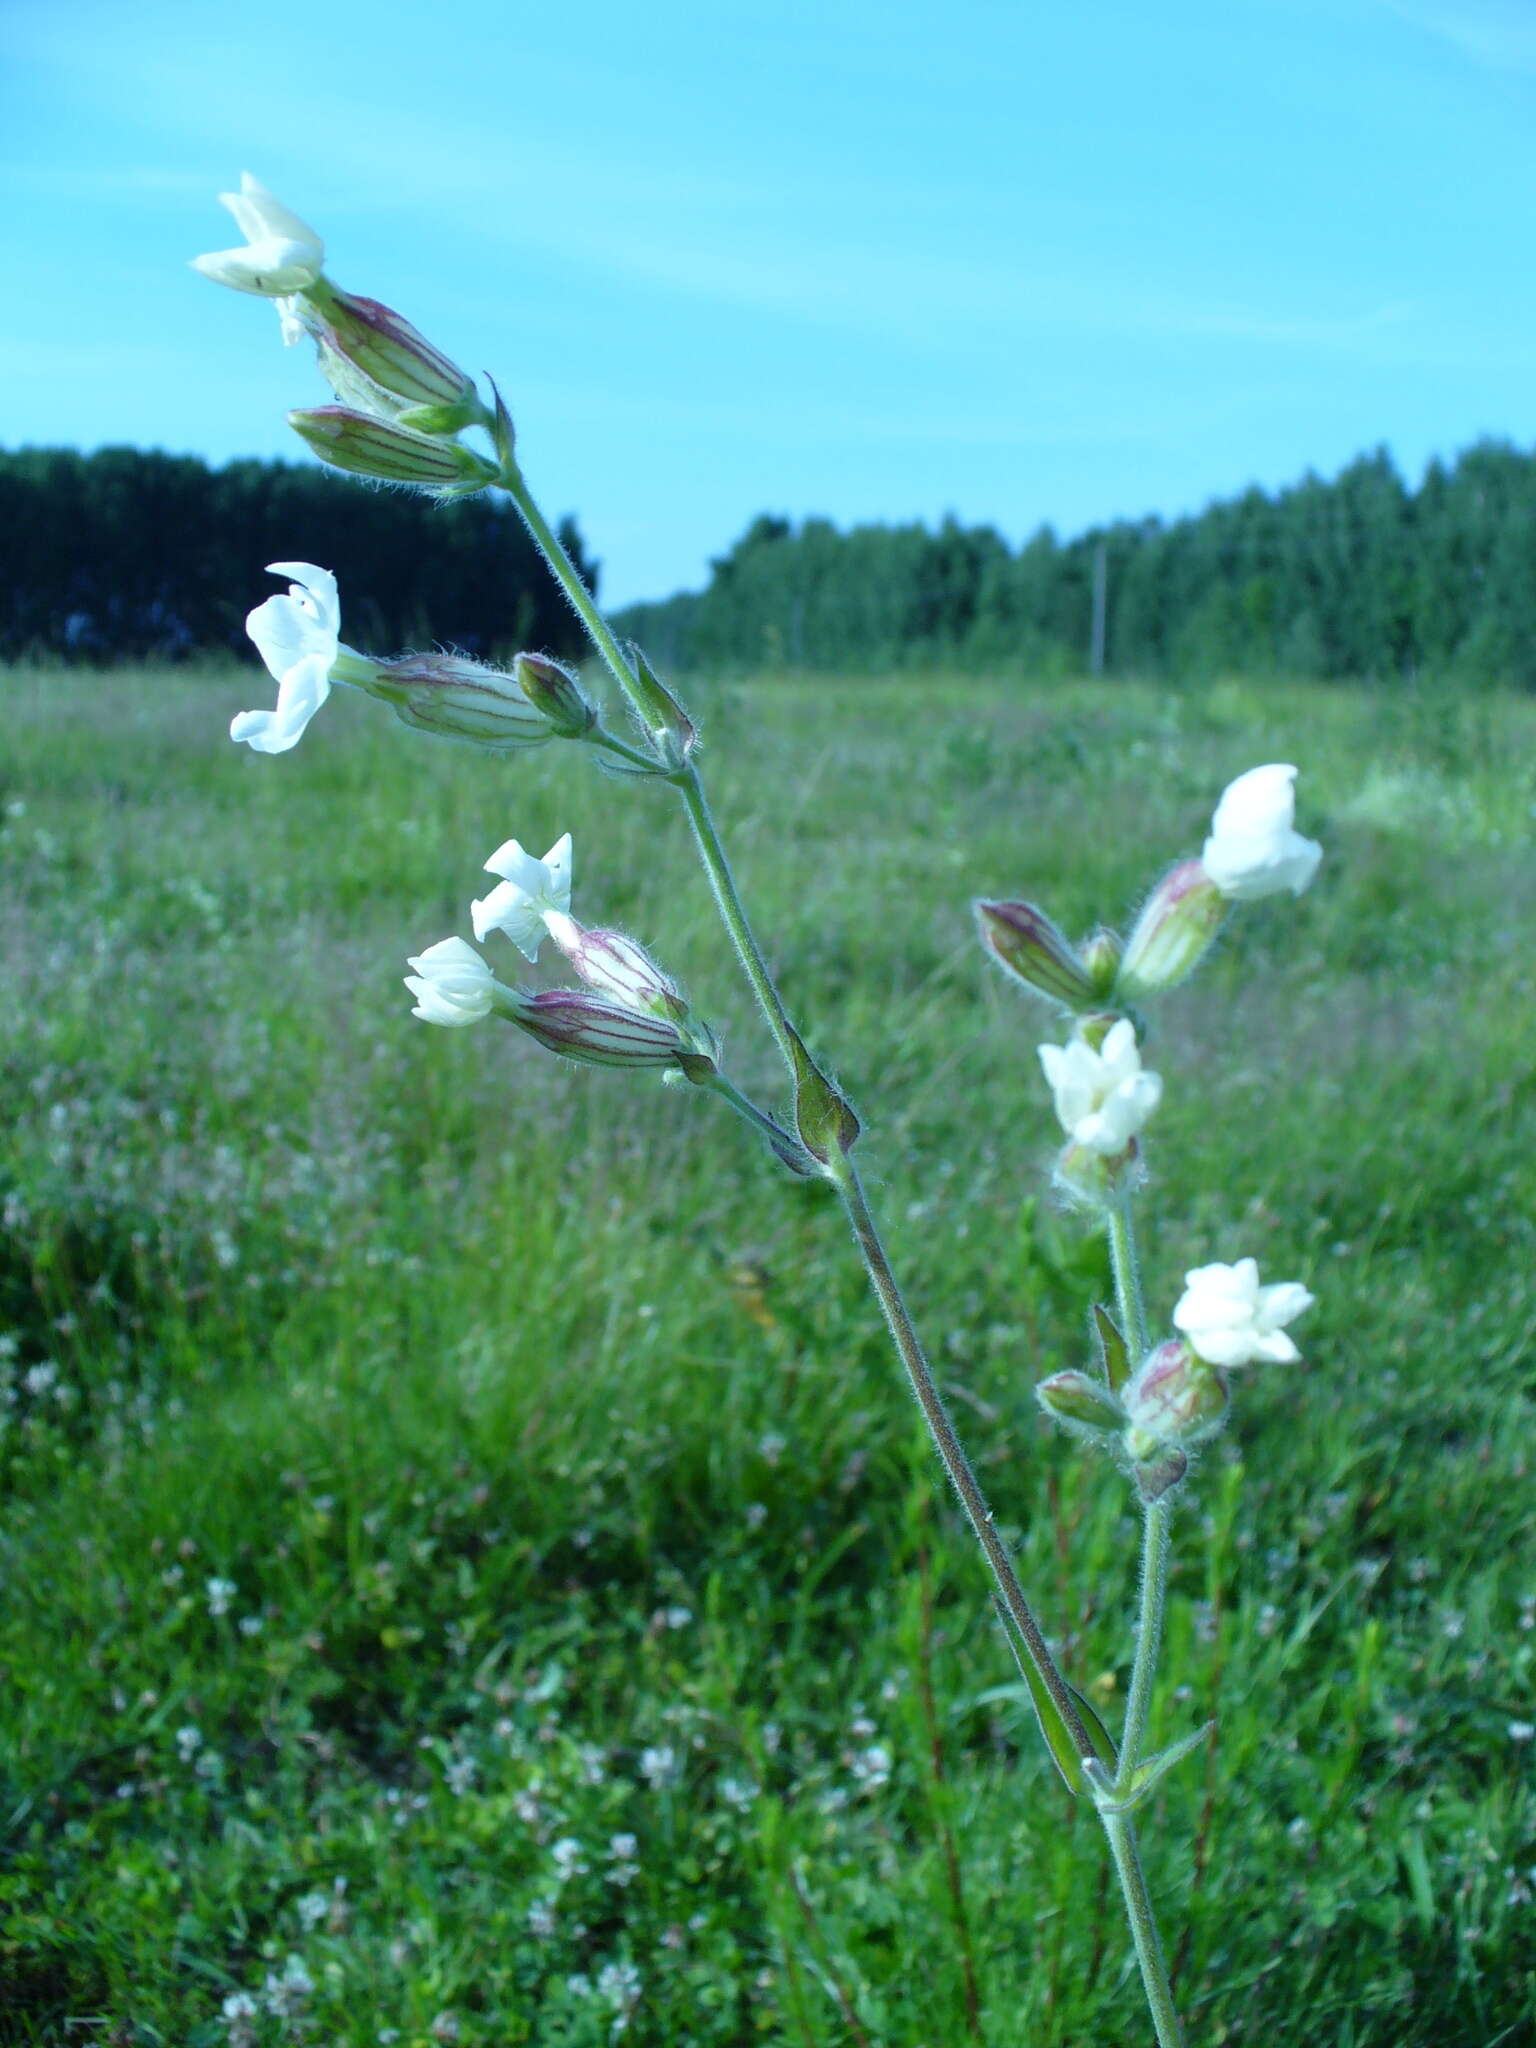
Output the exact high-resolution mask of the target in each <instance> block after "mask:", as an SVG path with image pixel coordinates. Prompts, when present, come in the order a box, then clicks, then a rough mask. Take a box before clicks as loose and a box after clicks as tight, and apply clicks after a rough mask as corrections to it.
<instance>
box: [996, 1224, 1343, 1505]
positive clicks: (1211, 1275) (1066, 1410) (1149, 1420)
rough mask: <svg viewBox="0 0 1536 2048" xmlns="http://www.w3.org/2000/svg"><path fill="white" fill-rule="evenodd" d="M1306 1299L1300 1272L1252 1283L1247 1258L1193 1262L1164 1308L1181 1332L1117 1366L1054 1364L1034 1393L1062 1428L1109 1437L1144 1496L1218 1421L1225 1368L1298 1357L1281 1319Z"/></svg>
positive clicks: (1179, 1473) (1163, 1485) (1169, 1480)
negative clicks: (1266, 1283)
mask: <svg viewBox="0 0 1536 2048" xmlns="http://www.w3.org/2000/svg"><path fill="white" fill-rule="evenodd" d="M1312 1303H1313V1296H1312V1295H1311V1294H1310V1293H1309V1292H1308V1290H1307V1289H1306V1288H1305V1287H1303V1286H1302V1285H1301V1284H1300V1282H1299V1281H1295V1280H1286V1281H1282V1282H1280V1283H1279V1285H1277V1286H1271V1287H1261V1286H1260V1284H1259V1269H1258V1264H1257V1261H1255V1260H1253V1259H1239V1260H1238V1262H1237V1264H1236V1265H1235V1266H1223V1265H1210V1266H1197V1267H1195V1268H1194V1269H1193V1271H1191V1272H1188V1273H1186V1274H1185V1276H1184V1292H1183V1294H1182V1295H1181V1296H1180V1297H1179V1302H1178V1305H1177V1307H1176V1308H1175V1309H1174V1312H1173V1322H1174V1327H1175V1328H1176V1329H1178V1330H1180V1331H1181V1332H1182V1333H1183V1334H1182V1335H1181V1336H1178V1337H1171V1338H1169V1339H1167V1340H1166V1341H1165V1342H1163V1343H1161V1344H1157V1345H1154V1346H1153V1348H1152V1350H1150V1351H1149V1352H1148V1353H1147V1355H1146V1357H1145V1358H1143V1359H1142V1360H1141V1361H1140V1363H1139V1364H1138V1365H1137V1366H1136V1367H1135V1369H1134V1370H1129V1369H1128V1368H1127V1370H1126V1371H1125V1372H1124V1373H1123V1374H1121V1375H1117V1374H1116V1373H1115V1372H1114V1370H1113V1369H1111V1370H1110V1371H1109V1372H1108V1374H1107V1375H1106V1376H1105V1377H1102V1378H1101V1377H1098V1376H1096V1375H1094V1374H1091V1373H1084V1372H1059V1373H1054V1374H1052V1375H1051V1377H1050V1378H1049V1379H1045V1380H1042V1381H1041V1382H1040V1383H1039V1385H1038V1386H1037V1387H1036V1389H1035V1394H1036V1397H1037V1398H1038V1400H1039V1402H1040V1405H1041V1407H1042V1408H1044V1409H1045V1411H1046V1413H1047V1414H1048V1415H1050V1416H1051V1417H1052V1418H1053V1419H1054V1420H1055V1421H1057V1422H1059V1423H1061V1424H1062V1425H1063V1426H1064V1427H1065V1428H1067V1429H1070V1430H1072V1431H1074V1432H1076V1433H1077V1434H1079V1435H1084V1436H1094V1437H1099V1438H1101V1439H1113V1440H1115V1441H1117V1442H1118V1444H1119V1446H1120V1449H1121V1450H1122V1452H1123V1453H1124V1455H1125V1457H1126V1458H1127V1460H1128V1461H1129V1463H1130V1466H1131V1469H1132V1471H1133V1473H1134V1474H1135V1476H1136V1478H1137V1481H1138V1483H1139V1484H1140V1486H1141V1489H1142V1492H1143V1494H1144V1496H1145V1497H1146V1498H1148V1499H1156V1498H1158V1497H1159V1496H1160V1495H1161V1494H1162V1493H1164V1492H1166V1491H1167V1490H1168V1488H1169V1487H1170V1486H1171V1485H1173V1484H1175V1483H1176V1482H1177V1481H1178V1480H1179V1479H1181V1478H1182V1477H1183V1476H1184V1473H1185V1471H1186V1470H1187V1469H1188V1463H1189V1459H1188V1452H1189V1451H1190V1450H1191V1449H1192V1448H1193V1447H1194V1446H1195V1445H1197V1444H1199V1443H1201V1442H1202V1441H1203V1440H1204V1439H1205V1438H1207V1437H1210V1436H1214V1435H1215V1434H1216V1432H1217V1431H1218V1430H1219V1429H1220V1428H1221V1427H1222V1425H1223V1424H1224V1423H1225V1421H1226V1418H1227V1409H1228V1405H1229V1402H1230V1398H1231V1396H1230V1388H1229V1386H1228V1382H1227V1378H1226V1374H1227V1371H1228V1370H1230V1369H1231V1368H1233V1367H1235V1366H1242V1365H1254V1364H1258V1363H1260V1362H1276V1363H1284V1364H1290V1363H1294V1362H1295V1361H1296V1360H1297V1359H1298V1358H1299V1357H1300V1356H1301V1354H1300V1352H1299V1351H1298V1350H1297V1349H1296V1345H1295V1343H1294V1342H1293V1341H1292V1339H1291V1338H1290V1337H1289V1336H1288V1335H1287V1334H1286V1325H1287V1324H1289V1323H1293V1322H1295V1320H1296V1318H1297V1317H1298V1316H1300V1315H1302V1314H1303V1313H1304V1312H1305V1311H1306V1310H1307V1309H1309V1308H1310V1307H1311V1306H1312Z"/></svg>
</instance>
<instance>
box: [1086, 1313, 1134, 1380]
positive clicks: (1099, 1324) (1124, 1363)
mask: <svg viewBox="0 0 1536 2048" xmlns="http://www.w3.org/2000/svg"><path fill="white" fill-rule="evenodd" d="M1093 1327H1094V1330H1095V1332H1096V1333H1097V1335H1098V1339H1099V1356H1100V1358H1101V1359H1102V1360H1103V1363H1104V1377H1105V1379H1107V1380H1108V1381H1109V1384H1110V1388H1111V1390H1112V1391H1113V1392H1114V1393H1117V1394H1118V1393H1119V1391H1120V1389H1121V1388H1122V1387H1123V1386H1124V1385H1125V1383H1126V1381H1127V1380H1128V1379H1129V1378H1130V1376H1131V1354H1130V1352H1129V1351H1128V1350H1127V1349H1126V1344H1125V1338H1124V1337H1123V1336H1122V1335H1121V1332H1120V1325H1119V1324H1118V1323H1117V1322H1116V1321H1115V1319H1114V1317H1113V1316H1112V1315H1111V1314H1110V1312H1109V1310H1108V1309H1107V1308H1106V1307H1105V1306H1104V1304H1103V1302H1102V1301H1096V1302H1095V1303H1094V1304H1093Z"/></svg>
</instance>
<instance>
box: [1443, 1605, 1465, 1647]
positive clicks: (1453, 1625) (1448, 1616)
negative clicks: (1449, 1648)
mask: <svg viewBox="0 0 1536 2048" xmlns="http://www.w3.org/2000/svg"><path fill="white" fill-rule="evenodd" d="M1466 1625H1467V1617H1466V1616H1465V1615H1464V1614H1459V1613H1458V1612H1457V1610H1456V1609H1455V1608H1454V1607H1452V1608H1450V1609H1448V1610H1447V1612H1446V1613H1445V1614H1443V1615H1442V1616H1441V1617H1440V1633H1441V1634H1442V1635H1443V1636H1445V1637H1446V1638H1447V1640H1448V1641H1450V1642H1453V1643H1454V1642H1455V1641H1456V1639H1457V1637H1458V1636H1459V1635H1460V1634H1461V1632H1462V1630H1463V1629H1464V1628H1465V1627H1466Z"/></svg>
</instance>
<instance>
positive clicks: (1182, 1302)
mask: <svg viewBox="0 0 1536 2048" xmlns="http://www.w3.org/2000/svg"><path fill="white" fill-rule="evenodd" d="M1315 1298H1316V1297H1315V1296H1313V1295H1312V1294H1310V1293H1309V1292H1308V1291H1307V1289H1306V1288H1305V1287H1303V1286H1302V1285H1301V1284H1300V1282H1299V1281H1296V1280H1284V1281H1281V1282H1280V1284H1279V1285H1278V1286H1274V1287H1261V1286H1260V1285H1259V1268H1258V1262H1257V1261H1256V1260H1254V1259H1239V1260H1238V1262H1237V1264H1236V1265H1235V1266H1222V1265H1211V1266H1196V1267H1194V1268H1193V1269H1192V1271H1190V1272H1188V1273H1186V1274H1185V1275H1184V1293H1183V1294H1182V1296H1181V1297H1180V1299H1179V1303H1178V1306H1177V1307H1176V1308H1175V1309H1174V1311H1173V1320H1174V1324H1175V1326H1176V1327H1177V1328H1178V1329H1180V1330H1182V1331H1183V1332H1184V1334H1185V1336H1186V1337H1187V1338H1188V1339H1189V1343H1190V1348H1191V1349H1192V1350H1193V1351H1195V1352H1197V1353H1198V1354H1199V1356H1200V1357H1201V1358H1203V1359H1204V1360H1205V1361H1206V1363H1207V1364H1208V1365H1227V1366H1231V1365H1253V1364H1256V1363H1259V1362H1261V1361H1263V1362H1268V1363H1272V1364H1277V1365H1288V1364H1290V1363H1292V1362H1293V1361H1294V1360H1295V1359H1298V1358H1299V1357H1300V1356H1301V1353H1300V1352H1299V1351H1298V1350H1297V1349H1296V1346H1295V1345H1294V1343H1292V1341H1291V1339H1290V1338H1289V1337H1288V1336H1287V1335H1286V1333H1285V1325H1286V1324H1287V1323H1292V1322H1294V1321H1295V1320H1296V1318H1297V1316H1299V1315H1301V1314H1302V1313H1303V1312H1304V1311H1305V1310H1307V1309H1309V1308H1310V1307H1311V1306H1312V1303H1313V1301H1314V1299H1315Z"/></svg>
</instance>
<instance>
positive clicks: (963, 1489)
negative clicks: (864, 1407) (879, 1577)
mask: <svg viewBox="0 0 1536 2048" xmlns="http://www.w3.org/2000/svg"><path fill="white" fill-rule="evenodd" d="M828 1173H829V1176H830V1178H831V1180H832V1182H833V1185H834V1186H835V1187H836V1189H837V1191H838V1193H839V1194H840V1195H841V1196H842V1198H843V1207H844V1209H845V1210H846V1211H847V1214H848V1221H849V1223H850V1225H851V1226H852V1229H853V1235H854V1242H855V1243H856V1244H857V1245H858V1248H859V1256H860V1258H862V1260H863V1261H864V1270H865V1272H866V1273H868V1275H869V1282H870V1285H871V1286H872V1287H873V1288H874V1290H875V1295H876V1297H877V1299H878V1300H879V1303H880V1307H881V1309H882V1310H883V1311H884V1314H885V1320H886V1324H887V1326H888V1327H889V1329H890V1333H891V1337H892V1340H893V1341H894V1343H895V1346H896V1352H897V1356H898V1357H899V1358H900V1359H901V1362H902V1364H903V1365H904V1366H905V1367H906V1370H907V1378H908V1380H909V1381H910V1383H911V1387H912V1391H913V1393H914V1394H915V1395H916V1396H917V1405H918V1406H919V1408H921V1409H922V1411H923V1420H924V1421H925V1422H926V1423H927V1425H928V1434H929V1436H930V1437H932V1439H933V1445H934V1449H935V1450H936V1451H937V1452H938V1454H939V1458H940V1460H941V1462H942V1464H943V1466H944V1470H945V1471H946V1472H947V1473H948V1474H949V1477H950V1480H951V1482H952V1484H953V1486H954V1489H955V1491H956V1493H958V1494H959V1496H960V1503H961V1506H962V1507H963V1508H964V1509H965V1514H966V1519H967V1521H969V1523H970V1525H971V1528H972V1530H973V1532H974V1534H975V1537H976V1540H977V1542H978V1543H979V1544H980V1545H981V1548H982V1552H983V1554H984V1555H985V1557H986V1560H987V1563H988V1564H989V1565H990V1566H991V1568H992V1576H993V1578H994V1579H995V1580H996V1582H997V1590H998V1592H999V1594H1000V1595H1001V1597H1002V1601H1003V1605H1004V1606H1005V1608H1006V1609H1007V1611H1008V1616H1009V1619H1010V1620H1011V1621H1012V1622H1013V1624H1014V1626H1015V1628H1016V1629H1017V1630H1018V1633H1019V1637H1020V1639H1021V1641H1022V1643H1023V1645H1024V1647H1025V1649H1026V1650H1027V1652H1028V1655H1029V1658H1030V1662H1031V1663H1032V1664H1033V1665H1034V1667H1035V1669H1036V1671H1037V1672H1038V1673H1039V1675H1040V1677H1041V1679H1042V1680H1043V1681H1044V1683H1045V1686H1046V1688H1047V1690H1048V1691H1049V1693H1050V1695H1051V1699H1052V1701H1053V1702H1054V1704H1055V1707H1056V1710H1057V1712H1058V1713H1059V1714H1060V1716H1061V1718H1062V1720H1063V1721H1064V1722H1065V1723H1066V1725H1067V1728H1068V1731H1069V1732H1070V1734H1071V1737H1072V1741H1073V1744H1074V1746H1075V1747H1076V1749H1077V1752H1078V1755H1079V1756H1084V1757H1091V1756H1093V1755H1094V1754H1095V1751H1094V1748H1093V1744H1092V1743H1091V1742H1090V1741H1089V1739H1088V1731H1087V1730H1086V1729H1085V1728H1084V1726H1083V1721H1082V1716H1081V1715H1080V1714H1079V1713H1078V1711H1077V1702H1076V1701H1075V1700H1074V1699H1073V1697H1072V1691H1071V1688H1070V1687H1069V1686H1068V1684H1067V1682H1066V1680H1065V1679H1064V1678H1063V1677H1062V1675H1061V1673H1060V1671H1059V1670H1058V1669H1057V1668H1056V1660H1055V1659H1054V1658H1053V1657H1052V1655H1051V1653H1050V1651H1049V1649H1047V1647H1046V1642H1045V1638H1044V1636H1043V1635H1042V1634H1041V1633H1040V1625H1039V1623H1038V1622H1037V1621H1036V1620H1035V1617H1034V1615H1033V1613H1032V1612H1031V1611H1030V1606H1029V1602H1028V1601H1027V1600H1026V1599H1025V1597H1024V1589H1023V1587H1022V1586H1021V1585H1020V1584H1019V1579H1018V1574H1017V1572H1015V1570H1014V1568H1013V1559H1012V1558H1011V1557H1010V1556H1009V1555H1008V1546H1007V1544H1006V1543H1004V1541H1003V1539H1002V1538H1001V1536H999V1535H998V1533H997V1529H996V1527H995V1525H994V1523H993V1520H992V1510H991V1509H990V1508H989V1507H988V1506H987V1503H986V1499H985V1496H984V1495H983V1493H982V1491H981V1487H980V1486H979V1485H978V1483H977V1480H976V1474H975V1473H974V1472H973V1471H972V1469H971V1461H970V1459H969V1458H968V1457H967V1456H966V1455H965V1450H964V1447H963V1446H962V1444H961V1442H960V1439H959V1437H958V1436H956V1434H955V1427H954V1424H953V1423H952V1422H951V1421H950V1419H949V1411H948V1410H947V1409H946V1408H945V1406H944V1400H943V1397H942V1395H941V1394H940V1393H939V1390H938V1387H937V1385H936V1384H935V1382H934V1377H933V1372H932V1369H931V1368H930V1366H929V1364H928V1360H927V1358H926V1357H925V1355H924V1353H923V1347H922V1345H921V1343H920V1342H919V1341H918V1335H917V1330H916V1328H915V1327H914V1325H913V1322H912V1316H911V1312H910V1311H909V1310H908V1308H907V1304H906V1301H905V1299H904V1298H903V1296H902V1292H901V1289H900V1288H899V1287H898V1286H897V1284H896V1276H895V1274H894V1273H893V1272H892V1271H891V1264H890V1260H889V1259H888V1258H887V1257H886V1253H885V1246H884V1245H883V1244H882V1243H881V1241H880V1233H879V1231H878V1230H877V1229H876V1227H875V1219H874V1217H873V1216H872V1215H871V1214H870V1209H869V1202H868V1199H867V1198H866V1196H865V1193H864V1185H863V1182H862V1181H861V1180H860V1179H859V1172H858V1168H857V1167H856V1166H855V1165H854V1163H853V1161H852V1160H851V1159H849V1158H847V1157H845V1156H842V1155H839V1156H838V1157H837V1158H836V1159H835V1160H834V1162H833V1164H832V1166H830V1167H829V1168H828Z"/></svg>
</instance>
